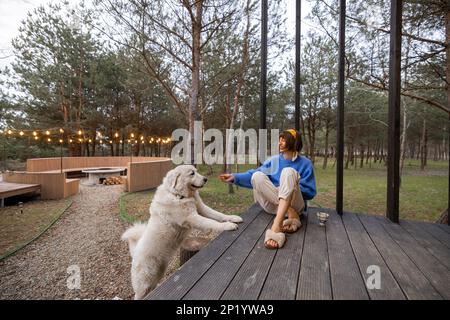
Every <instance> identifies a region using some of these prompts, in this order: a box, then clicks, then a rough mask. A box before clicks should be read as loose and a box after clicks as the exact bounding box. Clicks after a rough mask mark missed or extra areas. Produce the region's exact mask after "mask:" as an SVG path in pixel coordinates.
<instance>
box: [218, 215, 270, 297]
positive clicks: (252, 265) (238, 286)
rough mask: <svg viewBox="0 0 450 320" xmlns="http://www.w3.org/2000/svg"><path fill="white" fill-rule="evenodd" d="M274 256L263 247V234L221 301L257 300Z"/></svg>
mask: <svg viewBox="0 0 450 320" xmlns="http://www.w3.org/2000/svg"><path fill="white" fill-rule="evenodd" d="M261 214H262V213H261ZM272 221H273V220H272ZM269 226H270V224H269ZM275 254H276V250H267V249H266V248H265V247H264V232H263V233H262V234H261V236H260V237H259V239H258V241H257V242H256V246H255V247H254V248H253V250H252V252H251V253H250V255H249V256H248V258H247V259H246V260H245V262H244V263H243V264H242V266H241V268H240V269H239V271H238V272H237V274H236V275H235V277H234V278H233V280H232V281H231V283H230V285H229V286H228V288H227V289H226V290H225V292H224V294H223V295H222V297H221V299H222V300H257V299H258V296H259V294H260V292H261V289H262V287H263V284H264V281H265V279H266V277H267V274H268V273H269V270H270V266H271V265H272V262H273V259H274V257H275Z"/></svg>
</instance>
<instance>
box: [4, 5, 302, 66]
mask: <svg viewBox="0 0 450 320" xmlns="http://www.w3.org/2000/svg"><path fill="white" fill-rule="evenodd" d="M50 2H56V3H58V2H59V0H0V69H3V68H4V67H6V66H8V65H10V64H11V62H12V61H13V50H12V45H11V40H12V39H13V38H14V37H16V36H17V35H18V33H19V27H20V22H21V21H22V20H24V19H25V18H26V16H27V13H28V12H30V11H32V10H33V9H35V8H37V7H38V6H40V5H45V4H47V3H50ZM69 2H70V3H71V4H72V3H73V4H76V3H78V2H79V0H69ZM287 3H288V4H289V5H291V6H292V9H289V10H287V14H288V17H287V18H288V24H289V25H291V26H292V28H289V29H290V30H292V32H293V33H292V35H293V36H294V34H295V0H287ZM310 8H311V6H310V4H309V2H308V1H305V0H303V1H302V34H305V33H306V29H307V28H308V27H309V26H308V24H307V23H306V22H304V19H305V17H306V15H307V14H308V13H309V11H310Z"/></svg>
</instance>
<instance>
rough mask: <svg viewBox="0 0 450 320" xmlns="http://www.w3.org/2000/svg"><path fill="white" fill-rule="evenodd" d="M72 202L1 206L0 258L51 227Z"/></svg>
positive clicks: (64, 200) (37, 202)
mask: <svg viewBox="0 0 450 320" xmlns="http://www.w3.org/2000/svg"><path fill="white" fill-rule="evenodd" d="M71 204H72V199H71V198H68V199H61V200H46V201H43V200H39V201H31V202H25V203H24V206H23V213H20V210H19V208H18V207H17V206H7V207H4V208H0V216H1V219H0V234H1V236H0V240H1V241H0V260H3V259H5V258H6V257H9V256H10V255H12V254H14V253H16V252H17V251H18V250H20V249H22V248H23V247H25V246H26V245H28V244H29V243H31V242H32V241H34V240H36V239H37V238H39V237H40V236H41V235H42V234H43V233H44V232H45V231H46V230H47V229H48V228H50V227H51V226H52V225H53V224H54V223H55V222H56V221H57V220H58V219H59V218H60V217H61V215H62V214H63V213H64V212H65V211H66V210H67V208H68V207H69V206H70V205H71Z"/></svg>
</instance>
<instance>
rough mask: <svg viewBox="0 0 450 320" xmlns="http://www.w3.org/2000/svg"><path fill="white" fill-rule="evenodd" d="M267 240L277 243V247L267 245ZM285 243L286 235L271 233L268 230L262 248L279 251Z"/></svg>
mask: <svg viewBox="0 0 450 320" xmlns="http://www.w3.org/2000/svg"><path fill="white" fill-rule="evenodd" d="M269 240H273V241H275V242H276V243H277V246H271V245H268V243H267V242H268V241H269ZM285 241H286V235H285V234H284V233H283V232H273V231H272V230H270V229H268V230H267V231H266V236H265V238H264V246H265V247H266V248H267V249H280V248H282V247H283V245H284V242H285Z"/></svg>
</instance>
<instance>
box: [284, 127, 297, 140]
mask: <svg viewBox="0 0 450 320" xmlns="http://www.w3.org/2000/svg"><path fill="white" fill-rule="evenodd" d="M286 131H288V132H289V133H290V134H292V136H294V139H297V132H296V131H295V130H294V129H288V130H286Z"/></svg>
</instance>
